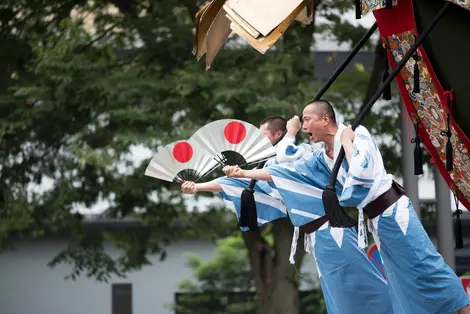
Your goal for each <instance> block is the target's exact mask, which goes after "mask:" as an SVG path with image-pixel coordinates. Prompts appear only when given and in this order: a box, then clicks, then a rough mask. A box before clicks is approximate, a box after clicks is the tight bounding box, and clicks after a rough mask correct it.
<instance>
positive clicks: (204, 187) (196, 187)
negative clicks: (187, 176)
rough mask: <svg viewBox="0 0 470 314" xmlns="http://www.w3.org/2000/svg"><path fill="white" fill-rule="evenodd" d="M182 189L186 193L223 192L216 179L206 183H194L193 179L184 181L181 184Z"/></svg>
mask: <svg viewBox="0 0 470 314" xmlns="http://www.w3.org/2000/svg"><path fill="white" fill-rule="evenodd" d="M181 191H183V193H184V194H195V193H197V192H216V193H219V192H222V186H221V185H220V184H219V183H218V182H217V179H216V180H212V181H209V182H204V183H194V182H191V181H186V182H183V184H182V185H181Z"/></svg>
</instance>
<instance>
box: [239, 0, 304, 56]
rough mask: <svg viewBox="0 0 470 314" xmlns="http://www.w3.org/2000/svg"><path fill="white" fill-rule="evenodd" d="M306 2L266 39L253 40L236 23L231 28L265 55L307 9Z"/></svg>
mask: <svg viewBox="0 0 470 314" xmlns="http://www.w3.org/2000/svg"><path fill="white" fill-rule="evenodd" d="M305 5H306V2H301V3H300V5H299V6H298V7H297V8H296V9H294V11H293V12H291V13H290V14H289V15H288V16H287V18H286V19H285V20H284V21H282V23H281V24H280V25H279V26H278V27H276V28H275V29H274V30H273V31H272V32H271V33H269V35H268V36H266V37H260V38H253V37H252V36H250V34H248V33H247V32H246V31H245V30H244V29H243V28H242V27H241V26H240V25H238V24H237V23H235V22H232V23H231V24H230V28H231V29H232V30H233V31H234V32H235V33H237V34H238V35H239V36H240V37H242V38H243V39H244V40H246V41H247V42H248V43H249V44H250V45H251V46H252V47H253V48H255V49H256V50H258V51H259V52H261V53H262V54H264V53H265V52H266V51H267V50H268V49H269V48H271V47H272V46H273V45H274V44H275V43H276V41H277V40H278V39H279V38H280V37H281V36H282V34H284V32H285V31H286V30H287V28H288V27H289V26H290V25H291V24H292V22H293V21H294V20H295V18H296V17H297V16H298V15H299V14H300V12H301V11H302V10H303V9H304V8H305Z"/></svg>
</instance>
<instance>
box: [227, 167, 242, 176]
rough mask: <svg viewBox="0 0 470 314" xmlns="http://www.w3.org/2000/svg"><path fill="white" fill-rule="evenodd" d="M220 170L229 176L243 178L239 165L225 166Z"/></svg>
mask: <svg viewBox="0 0 470 314" xmlns="http://www.w3.org/2000/svg"><path fill="white" fill-rule="evenodd" d="M222 171H223V172H224V173H225V175H226V176H227V177H229V178H243V177H244V176H243V169H241V168H240V167H239V166H225V167H224V168H223V169H222Z"/></svg>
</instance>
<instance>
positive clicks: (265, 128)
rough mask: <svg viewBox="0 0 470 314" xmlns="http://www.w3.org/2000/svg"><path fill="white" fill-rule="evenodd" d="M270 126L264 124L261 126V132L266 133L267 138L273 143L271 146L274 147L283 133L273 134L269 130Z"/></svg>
mask: <svg viewBox="0 0 470 314" xmlns="http://www.w3.org/2000/svg"><path fill="white" fill-rule="evenodd" d="M268 126H269V124H268V123H265V124H262V125H261V126H260V130H261V132H263V133H264V135H266V136H267V138H268V139H269V141H270V142H271V144H273V145H274V143H275V142H276V140H277V139H278V138H279V136H280V135H281V134H282V132H280V131H278V132H276V133H273V132H271V131H270V130H269V129H268Z"/></svg>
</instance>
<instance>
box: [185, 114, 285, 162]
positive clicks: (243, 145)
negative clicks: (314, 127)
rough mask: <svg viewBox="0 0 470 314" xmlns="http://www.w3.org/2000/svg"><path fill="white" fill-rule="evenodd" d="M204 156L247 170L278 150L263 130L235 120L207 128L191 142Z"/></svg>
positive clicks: (212, 123)
mask: <svg viewBox="0 0 470 314" xmlns="http://www.w3.org/2000/svg"><path fill="white" fill-rule="evenodd" d="M190 140H191V142H192V143H194V145H195V146H196V147H197V150H200V151H201V152H203V153H204V154H207V155H209V156H211V157H213V158H215V159H216V160H219V161H220V160H222V162H223V163H224V164H225V165H239V166H244V165H247V164H252V163H255V162H259V161H262V160H266V159H268V158H271V157H273V156H275V154H276V149H275V147H274V146H273V145H272V144H271V142H270V141H269V139H268V138H267V137H266V135H265V134H263V132H261V130H260V129H258V128H257V127H255V126H254V125H252V124H250V123H248V122H245V121H241V120H235V119H222V120H217V121H214V122H211V123H208V124H206V125H205V126H203V127H202V128H200V129H199V130H197V131H196V133H194V134H193V136H191V138H190Z"/></svg>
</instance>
